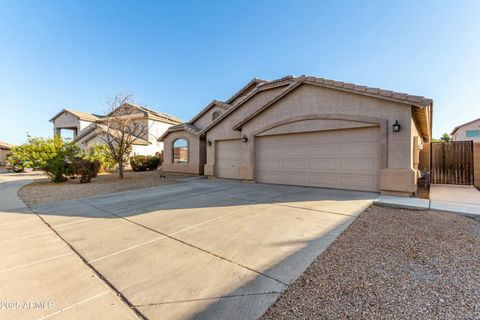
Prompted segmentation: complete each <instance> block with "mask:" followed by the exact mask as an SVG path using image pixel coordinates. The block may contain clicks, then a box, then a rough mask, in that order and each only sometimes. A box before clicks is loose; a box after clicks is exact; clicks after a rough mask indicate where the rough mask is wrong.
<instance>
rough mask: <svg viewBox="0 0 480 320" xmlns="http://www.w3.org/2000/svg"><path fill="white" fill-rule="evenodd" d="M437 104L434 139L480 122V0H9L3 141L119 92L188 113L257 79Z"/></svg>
mask: <svg viewBox="0 0 480 320" xmlns="http://www.w3.org/2000/svg"><path fill="white" fill-rule="evenodd" d="M289 74H293V75H302V74H308V75H313V76H319V77H325V78H330V79H335V80H340V81H349V82H354V83H358V84H363V85H370V86H376V87H381V88H384V89H392V90H396V91H402V92H408V93H411V94H418V95H424V96H427V97H429V98H432V99H434V102H435V109H434V136H437V137H438V136H440V135H441V134H442V133H443V132H446V131H450V130H451V129H452V128H453V127H454V126H455V125H458V124H461V123H463V122H467V121H469V120H472V119H474V118H478V117H480V104H479V102H478V101H479V98H480V76H479V75H480V1H475V0H472V1H365V2H361V1H282V0H275V1H182V2H180V1H168V2H167V1H105V0H104V1H68V0H60V1H49V0H44V1H21V0H15V1H5V0H0V93H1V103H0V140H4V141H8V142H11V143H22V142H23V141H24V140H25V137H26V132H29V133H30V134H32V135H34V136H49V135H51V134H52V125H51V123H50V122H48V120H49V119H50V118H51V117H52V116H53V115H55V114H56V113H57V112H59V111H60V110H61V109H62V108H72V109H78V110H82V111H89V112H93V113H102V111H104V110H105V109H106V101H107V100H108V98H109V97H112V96H114V95H115V94H117V93H130V94H133V95H134V99H135V101H136V102H138V103H141V104H145V105H148V106H150V107H153V108H155V109H157V110H159V111H163V112H167V113H171V114H174V115H176V116H179V117H180V118H182V119H184V120H189V119H190V118H192V117H193V116H194V115H195V113H196V112H198V111H199V110H201V109H202V108H203V107H204V106H205V105H206V104H208V103H209V102H210V101H211V100H212V99H227V98H228V97H229V96H230V95H231V94H233V93H234V92H236V91H237V90H238V89H239V88H240V87H241V86H243V85H244V84H245V83H246V82H247V81H248V80H250V79H251V78H253V77H259V78H264V79H267V80H268V79H275V78H279V77H282V76H284V75H289Z"/></svg>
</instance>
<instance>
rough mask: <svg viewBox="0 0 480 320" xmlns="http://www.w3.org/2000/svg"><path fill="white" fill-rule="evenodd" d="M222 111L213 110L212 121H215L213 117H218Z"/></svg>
mask: <svg viewBox="0 0 480 320" xmlns="http://www.w3.org/2000/svg"><path fill="white" fill-rule="evenodd" d="M221 114H222V113H221V112H220V111H218V110H217V111H215V112H214V113H213V115H212V121H215V119H217V118H218V117H220V115H221Z"/></svg>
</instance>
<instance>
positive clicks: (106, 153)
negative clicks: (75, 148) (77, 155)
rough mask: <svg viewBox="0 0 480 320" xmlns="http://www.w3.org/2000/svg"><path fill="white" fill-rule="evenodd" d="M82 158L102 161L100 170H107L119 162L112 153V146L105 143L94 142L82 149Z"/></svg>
mask: <svg viewBox="0 0 480 320" xmlns="http://www.w3.org/2000/svg"><path fill="white" fill-rule="evenodd" d="M81 157H82V159H85V160H90V161H98V162H99V163H100V171H103V172H106V171H110V170H112V169H113V168H115V165H116V164H117V162H116V161H115V159H113V158H112V155H111V154H110V148H109V147H108V146H107V145H105V144H98V143H96V144H93V145H91V146H89V147H88V148H86V149H84V150H83V151H82V155H81Z"/></svg>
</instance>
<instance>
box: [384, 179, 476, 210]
mask: <svg viewBox="0 0 480 320" xmlns="http://www.w3.org/2000/svg"><path fill="white" fill-rule="evenodd" d="M375 204H377V205H386V206H393V207H402V208H410V209H418V210H438V211H447V212H453V213H458V214H461V215H465V216H469V217H472V218H480V191H478V190H477V189H476V188H474V187H473V186H461V185H450V184H448V185H447V184H432V185H431V186H430V199H419V198H408V197H395V196H388V195H380V196H379V197H378V198H377V199H376V200H375Z"/></svg>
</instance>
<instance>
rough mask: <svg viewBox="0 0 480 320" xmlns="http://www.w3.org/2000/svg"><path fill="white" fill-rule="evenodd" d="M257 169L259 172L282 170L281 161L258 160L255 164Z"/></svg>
mask: <svg viewBox="0 0 480 320" xmlns="http://www.w3.org/2000/svg"><path fill="white" fill-rule="evenodd" d="M257 168H258V170H259V171H265V170H282V160H281V159H271V160H259V161H258V162H257Z"/></svg>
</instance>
